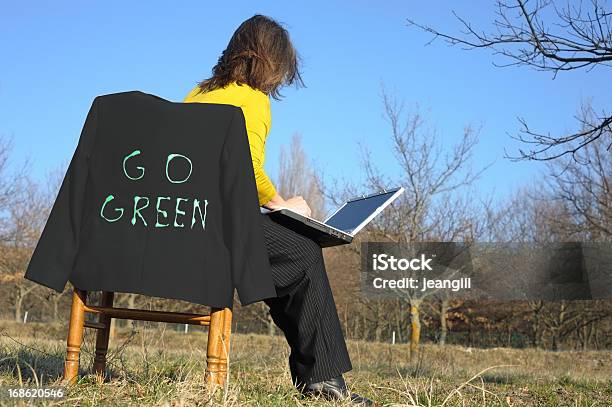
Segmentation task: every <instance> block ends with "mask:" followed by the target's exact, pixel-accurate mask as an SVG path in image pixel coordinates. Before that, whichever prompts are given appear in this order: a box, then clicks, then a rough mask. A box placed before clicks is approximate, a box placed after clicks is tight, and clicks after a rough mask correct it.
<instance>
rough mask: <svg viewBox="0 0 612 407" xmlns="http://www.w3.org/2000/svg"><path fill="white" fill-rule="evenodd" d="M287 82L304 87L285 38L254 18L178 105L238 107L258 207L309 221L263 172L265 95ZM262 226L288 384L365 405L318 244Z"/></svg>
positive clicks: (299, 203)
mask: <svg viewBox="0 0 612 407" xmlns="http://www.w3.org/2000/svg"><path fill="white" fill-rule="evenodd" d="M292 84H295V85H302V86H304V83H303V82H302V79H301V76H300V72H299V69H298V55H297V53H296V51H295V49H294V48H293V45H292V44H291V41H290V39H289V34H288V33H287V31H286V30H285V29H284V28H283V27H282V26H281V25H280V24H279V23H277V22H276V21H274V20H272V19H271V18H268V17H265V16H262V15H255V16H253V17H252V18H249V19H248V20H246V21H244V22H243V23H242V24H241V25H240V26H239V27H238V29H237V30H236V31H235V32H234V34H233V36H232V38H231V40H230V42H229V44H228V46H227V48H226V49H225V51H223V53H222V55H221V57H220V58H219V60H218V62H217V65H216V66H215V67H214V68H213V75H212V77H210V78H209V79H206V80H204V81H202V82H200V83H198V85H197V86H196V87H195V88H194V89H193V90H191V92H189V94H188V95H187V97H186V98H185V100H184V102H186V103H192V102H201V103H225V104H232V105H235V106H240V107H241V108H242V111H243V113H244V117H245V121H246V130H247V134H248V139H249V145H250V149H251V158H252V160H253V170H254V173H255V181H256V185H257V192H258V196H259V204H260V205H261V206H263V207H265V208H268V209H275V208H278V207H287V208H290V209H292V210H293V211H295V212H298V213H301V214H303V215H306V216H310V208H309V207H308V204H307V203H306V202H305V201H304V199H303V198H302V197H301V196H295V197H292V198H289V199H284V198H283V197H282V196H280V195H279V194H278V192H277V191H276V188H275V187H274V185H273V183H272V182H271V181H270V178H269V177H268V175H266V173H265V171H264V160H265V143H266V137H267V136H268V133H269V132H270V127H271V123H272V119H271V113H270V99H269V97H270V96H271V97H273V98H275V99H277V100H279V99H280V94H279V89H280V88H281V87H283V86H287V85H292ZM262 227H263V231H264V236H265V239H266V247H267V250H268V255H269V258H270V265H271V267H272V274H273V280H274V284H275V286H276V292H277V298H271V299H268V300H266V304H267V305H268V306H269V307H270V314H271V316H272V318H273V320H274V322H275V323H276V325H278V327H279V328H280V329H281V330H282V331H283V332H284V334H285V337H286V339H287V341H288V343H289V346H290V347H291V355H290V356H289V367H290V370H291V376H292V379H293V383H294V385H295V386H296V387H298V388H299V389H300V390H301V391H302V393H304V394H307V395H311V394H323V395H324V396H328V397H331V398H345V397H348V396H351V399H352V401H353V402H355V403H356V404H360V403H362V404H363V403H365V404H371V401H370V400H368V399H365V398H363V397H360V396H359V395H356V394H350V393H349V392H348V390H347V389H346V384H345V382H344V379H343V377H342V373H344V372H347V371H349V370H351V368H352V366H351V362H350V359H349V355H348V352H347V349H346V344H345V341H344V337H343V334H342V329H341V327H340V321H339V319H338V313H337V310H336V305H335V303H334V299H333V296H332V292H331V289H330V286H329V281H328V279H327V274H326V271H325V265H324V263H323V254H322V251H321V247H319V245H318V244H317V243H315V242H314V241H313V240H311V239H308V238H306V237H303V236H302V235H299V234H297V233H296V232H293V231H292V230H290V229H288V228H285V227H283V226H281V225H279V224H277V223H275V222H273V221H272V220H271V219H270V218H269V217H268V216H265V215H262Z"/></svg>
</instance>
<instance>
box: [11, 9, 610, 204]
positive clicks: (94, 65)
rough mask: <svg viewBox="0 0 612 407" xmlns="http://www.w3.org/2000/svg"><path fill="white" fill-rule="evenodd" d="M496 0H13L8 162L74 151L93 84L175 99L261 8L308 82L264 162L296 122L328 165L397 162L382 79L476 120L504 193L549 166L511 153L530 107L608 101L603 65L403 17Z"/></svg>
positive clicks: (433, 112)
mask: <svg viewBox="0 0 612 407" xmlns="http://www.w3.org/2000/svg"><path fill="white" fill-rule="evenodd" d="M493 4H494V2H492V1H491V2H485V1H480V2H451V1H438V2H409V1H386V2H374V1H309V2H291V3H287V2H280V1H267V2H252V1H236V0H235V1H232V2H202V1H181V2H169V1H165V2H164V1H149V2H143V1H133V2H120V1H104V2H101V1H100V2H76V1H62V2H10V3H8V2H7V3H5V4H4V5H3V11H2V15H1V16H0V56H1V58H2V63H0V134H4V135H7V136H11V137H13V140H14V145H15V149H14V155H13V160H12V161H13V164H16V163H19V162H20V161H21V160H23V159H24V158H25V157H30V158H31V159H32V162H33V167H32V170H33V175H34V176H35V177H43V176H44V174H45V172H46V171H49V170H52V169H54V168H57V167H58V166H60V165H63V164H67V162H68V161H69V160H70V157H71V156H72V153H73V151H74V148H75V146H76V143H77V140H78V137H79V133H80V130H81V127H82V124H83V121H84V118H85V115H86V113H87V110H88V109H89V106H90V104H91V101H92V100H93V98H94V97H95V96H96V95H100V94H105V93H112V92H119V91H126V90H134V89H138V90H142V91H145V92H149V93H154V94H157V95H159V96H162V97H164V98H167V99H170V100H173V101H180V100H182V99H183V97H184V96H185V95H186V93H187V92H188V91H189V90H190V89H191V88H192V87H193V86H194V84H195V83H196V81H198V80H200V79H203V78H206V77H208V76H209V74H210V71H211V68H212V67H213V65H214V64H215V63H216V61H217V58H218V57H219V55H220V53H221V51H222V50H223V49H224V48H225V46H226V45H227V42H228V40H229V38H230V36H231V34H232V33H233V31H234V30H235V29H236V28H237V26H238V25H239V24H240V23H241V22H242V21H243V20H245V19H246V18H249V17H250V16H252V15H253V14H255V13H261V14H265V15H269V16H271V17H273V18H275V19H277V20H279V21H280V22H282V23H283V24H284V25H285V27H286V28H287V29H288V30H289V32H290V33H291V36H292V38H293V41H294V44H295V46H296V48H297V49H298V51H299V52H300V54H301V55H302V57H303V61H304V65H303V77H304V80H305V82H306V85H307V88H305V89H303V88H302V89H298V90H295V89H293V88H288V89H285V91H284V92H283V94H284V95H285V96H286V97H285V99H284V100H282V101H281V102H276V101H273V102H272V129H271V132H270V135H269V139H268V142H267V162H266V168H267V170H268V172H269V173H270V175H272V176H273V177H275V176H276V172H277V165H276V162H275V159H276V158H277V157H278V152H279V150H280V147H281V146H282V145H283V144H287V143H288V142H289V140H290V138H291V135H292V134H293V133H295V132H299V133H301V134H302V139H303V144H304V148H305V150H306V152H307V153H308V155H309V156H310V157H311V158H313V159H314V160H315V161H316V162H317V163H318V164H319V165H321V166H323V168H324V170H325V173H326V174H328V176H329V177H333V178H346V179H350V180H354V181H359V179H360V178H361V177H362V171H361V166H360V164H359V148H358V145H357V143H362V144H364V145H367V146H368V147H369V148H370V149H371V150H372V154H373V157H374V158H375V160H376V161H377V162H379V163H380V167H381V168H382V169H383V170H385V171H388V172H394V171H396V167H395V166H394V165H393V162H392V159H391V153H390V151H389V142H388V140H389V133H390V132H389V126H388V124H387V123H386V122H385V120H384V118H383V115H382V113H383V108H382V102H381V99H380V84H381V82H382V83H384V84H385V86H386V87H387V88H388V89H389V90H391V91H393V92H394V94H395V95H396V96H397V97H398V98H400V99H402V100H404V102H405V103H406V106H407V107H411V106H415V104H418V105H419V106H420V109H421V111H422V112H423V113H424V114H425V115H426V117H427V119H428V121H429V123H430V125H434V126H436V127H437V129H438V131H439V134H440V136H441V137H442V138H443V140H444V142H445V143H448V144H449V145H450V143H453V142H454V141H456V140H457V139H458V137H459V136H460V135H461V133H462V129H463V127H464V125H466V124H468V123H471V124H473V125H474V126H482V130H481V133H480V144H479V146H478V148H477V151H476V155H475V157H474V158H475V161H474V166H476V167H478V166H479V165H484V164H485V163H490V162H494V164H493V166H492V167H491V168H490V169H489V170H488V171H487V172H486V173H485V175H484V176H483V178H482V179H481V180H480V181H479V182H478V183H477V185H476V186H477V188H478V191H480V193H482V194H486V193H489V192H491V191H496V192H498V193H505V192H508V191H510V190H511V189H513V188H515V187H517V186H519V185H523V184H525V183H528V182H530V181H531V180H533V179H534V178H535V177H536V176H537V175H538V171H539V170H540V169H541V168H542V166H541V165H540V164H535V163H524V162H522V163H515V162H510V161H508V160H506V159H504V158H503V154H504V148H506V149H508V150H510V151H515V148H516V146H517V144H516V143H515V142H514V141H512V140H511V139H510V138H509V136H508V135H507V133H508V132H510V133H514V132H515V131H516V130H517V129H518V127H519V125H518V122H517V120H516V118H517V116H523V117H525V118H526V119H527V120H528V122H529V123H530V125H531V126H532V127H533V128H535V129H538V130H544V131H551V132H553V133H558V132H563V131H565V130H571V129H574V127H575V125H576V123H575V121H574V119H573V115H574V114H575V112H576V111H577V109H578V107H579V105H580V102H581V101H584V100H587V99H589V98H592V101H593V103H594V105H595V106H596V107H599V108H603V107H606V106H608V107H609V106H610V104H611V102H612V96H611V95H610V92H609V89H608V88H606V87H605V86H602V84H604V83H609V71H607V72H606V71H605V70H604V69H595V70H593V71H592V72H589V73H586V72H572V73H567V74H561V75H560V76H559V77H557V78H556V79H555V80H553V79H552V75H551V74H550V73H542V72H536V71H534V70H531V69H528V68H503V69H502V68H496V67H494V66H493V65H492V61H497V62H498V63H503V62H504V60H503V59H499V58H496V57H494V56H492V55H491V53H490V52H489V51H486V50H481V51H463V50H461V49H459V48H457V47H448V46H447V45H446V44H445V43H443V42H441V41H437V42H435V43H434V44H432V45H429V46H425V43H426V42H428V40H429V39H430V38H431V37H430V36H429V35H427V34H424V33H422V32H420V31H418V30H416V29H414V28H408V27H407V26H406V18H408V17H410V18H412V19H414V20H416V21H419V22H421V23H423V24H431V25H434V26H436V27H438V28H440V29H441V30H443V31H446V32H450V33H458V30H459V28H460V27H459V25H458V22H457V21H456V20H455V19H454V17H453V16H452V14H451V11H452V10H455V11H456V12H457V13H459V14H460V15H461V16H463V17H465V18H467V19H468V20H470V21H471V22H473V23H474V25H476V26H479V27H482V28H485V29H486V28H488V27H490V22H491V20H492V18H493V13H494V8H493Z"/></svg>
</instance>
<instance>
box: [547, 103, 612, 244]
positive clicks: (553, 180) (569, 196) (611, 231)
mask: <svg viewBox="0 0 612 407" xmlns="http://www.w3.org/2000/svg"><path fill="white" fill-rule="evenodd" d="M580 117H581V120H582V121H583V122H585V123H590V122H592V121H593V120H595V118H594V112H593V110H592V109H591V107H590V105H589V104H585V105H584V106H583V107H582V110H581V113H580ZM607 132H608V134H606V137H612V130H607ZM576 158H577V160H573V159H565V160H563V159H561V160H556V161H554V162H551V163H549V165H548V169H549V179H550V182H549V191H550V192H549V194H550V196H552V197H553V199H555V200H556V201H558V202H560V203H561V204H563V205H565V206H566V207H567V208H568V211H569V212H570V214H571V217H572V218H573V220H574V221H573V222H571V223H569V224H566V227H567V228H569V230H568V231H567V233H568V234H570V235H572V236H574V237H580V238H581V239H582V240H588V241H600V242H601V241H603V242H606V241H607V242H609V241H611V240H612V184H611V182H612V180H611V179H610V178H611V177H612V154H610V151H608V147H607V146H606V143H605V142H604V140H603V139H598V140H595V141H594V142H592V143H590V144H588V145H587V146H585V147H584V148H583V149H581V150H580V151H579V152H577V154H576Z"/></svg>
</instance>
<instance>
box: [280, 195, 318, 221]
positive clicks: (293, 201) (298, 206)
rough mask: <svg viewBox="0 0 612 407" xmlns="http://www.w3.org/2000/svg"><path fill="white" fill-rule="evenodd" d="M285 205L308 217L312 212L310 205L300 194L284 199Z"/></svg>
mask: <svg viewBox="0 0 612 407" xmlns="http://www.w3.org/2000/svg"><path fill="white" fill-rule="evenodd" d="M285 207H286V208H289V209H291V210H292V211H293V212H297V213H299V214H300V215H303V216H308V217H310V215H311V214H312V212H311V210H310V207H309V206H308V204H307V203H306V201H305V200H304V198H302V197H301V196H294V197H293V198H289V199H287V200H286V201H285Z"/></svg>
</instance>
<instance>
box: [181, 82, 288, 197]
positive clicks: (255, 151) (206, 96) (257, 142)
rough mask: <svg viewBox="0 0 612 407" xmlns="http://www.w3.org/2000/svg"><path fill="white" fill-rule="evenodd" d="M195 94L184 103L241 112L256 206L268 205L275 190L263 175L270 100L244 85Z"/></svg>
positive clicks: (264, 174)
mask: <svg viewBox="0 0 612 407" xmlns="http://www.w3.org/2000/svg"><path fill="white" fill-rule="evenodd" d="M198 91H199V87H198V86H196V87H195V88H193V89H192V90H191V92H189V94H188V95H187V97H185V99H184V100H183V102H184V103H193V102H198V103H223V104H228V105H234V106H239V107H240V108H242V112H243V113H244V119H245V121H246V131H247V134H248V138H249V146H250V148H251V159H252V160H253V171H254V172H255V182H256V184H257V194H258V196H259V204H260V205H265V204H267V203H268V202H270V200H271V199H272V198H273V197H274V195H276V189H275V188H274V185H273V184H272V181H270V177H268V175H267V174H266V172H265V171H264V161H265V146H266V138H267V137H268V133H269V132H270V127H271V125H272V114H271V112H270V98H269V97H268V95H266V94H265V93H263V92H261V91H260V90H257V89H253V88H251V87H250V86H249V85H247V84H243V85H238V84H237V83H236V82H232V83H230V84H229V85H228V86H226V87H225V88H222V89H215V90H212V91H210V92H206V93H198Z"/></svg>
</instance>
